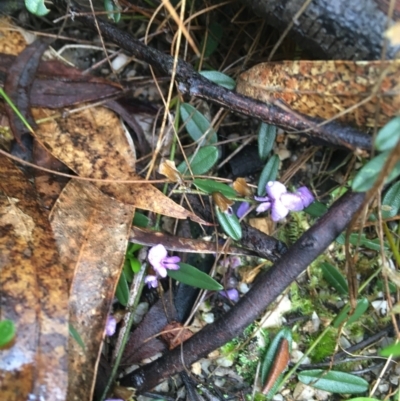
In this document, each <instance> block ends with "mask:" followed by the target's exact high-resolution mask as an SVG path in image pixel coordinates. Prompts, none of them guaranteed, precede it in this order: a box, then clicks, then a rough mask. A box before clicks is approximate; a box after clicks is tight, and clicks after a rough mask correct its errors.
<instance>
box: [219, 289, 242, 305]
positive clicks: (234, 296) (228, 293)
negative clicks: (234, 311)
mask: <svg viewBox="0 0 400 401" xmlns="http://www.w3.org/2000/svg"><path fill="white" fill-rule="evenodd" d="M219 293H220V294H221V295H222V296H224V297H225V298H228V299H230V300H231V301H232V302H237V301H239V291H238V290H237V289H236V288H232V289H230V290H223V291H219Z"/></svg>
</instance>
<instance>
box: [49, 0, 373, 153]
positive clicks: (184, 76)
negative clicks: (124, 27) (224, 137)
mask: <svg viewBox="0 0 400 401" xmlns="http://www.w3.org/2000/svg"><path fill="white" fill-rule="evenodd" d="M56 3H57V4H59V5H60V6H61V7H63V8H64V9H65V8H66V5H65V3H66V1H65V0H57V1H56ZM80 11H81V10H80V9H79V8H78V7H77V6H76V4H75V3H74V2H73V1H71V12H72V13H73V14H72V15H73V17H74V20H77V21H80V22H82V23H83V24H85V26H88V27H90V28H92V29H94V30H97V27H96V22H95V19H94V18H93V16H91V15H88V14H87V13H86V14H84V15H80V14H79V12H80ZM97 23H98V26H99V29H100V31H101V34H102V35H103V36H104V38H106V39H108V40H110V41H111V42H113V43H115V44H117V45H118V46H120V47H121V48H122V49H124V50H126V51H127V52H129V53H130V54H132V55H134V56H135V57H137V58H138V59H140V60H142V61H145V62H147V63H149V64H150V65H152V66H153V67H156V68H157V69H158V70H159V71H161V72H163V73H164V74H166V75H168V76H171V74H172V70H173V57H171V56H169V55H166V54H164V53H162V52H160V51H158V50H156V49H153V48H151V47H149V46H146V45H144V44H143V43H141V42H140V41H139V40H137V39H135V38H134V37H133V36H132V35H131V34H129V33H127V32H123V31H121V30H120V29H119V28H117V27H116V26H114V25H112V24H110V23H108V22H106V21H103V20H101V19H97ZM175 80H176V81H177V82H178V86H179V89H180V91H181V92H182V93H187V94H190V95H192V96H195V97H198V98H201V99H205V100H208V101H211V102H214V103H217V104H219V105H221V106H223V107H226V108H228V109H229V110H231V111H234V112H238V113H241V114H244V115H247V116H251V117H254V118H258V119H260V120H262V121H264V122H266V123H269V124H272V125H276V126H278V127H281V128H283V129H284V130H286V131H292V132H296V131H305V130H306V131H307V135H309V136H312V137H314V138H318V139H320V140H323V141H324V142H326V143H328V144H331V145H333V146H339V147H345V148H348V149H350V150H353V151H354V150H356V149H364V150H369V149H371V144H372V142H371V138H370V136H369V135H367V134H365V133H363V132H361V131H359V130H357V129H355V128H351V127H344V126H342V125H340V124H337V123H335V122H330V123H326V124H325V125H322V126H320V125H319V124H321V123H323V120H321V119H317V118H310V117H307V116H304V115H300V114H298V113H295V112H293V113H292V112H288V111H285V110H283V109H282V108H281V107H279V102H278V101H274V104H266V103H263V102H260V101H258V100H255V99H252V98H249V97H246V96H243V95H239V94H238V93H236V92H234V91H230V90H228V89H225V88H223V87H221V86H219V85H216V84H214V83H212V82H211V81H209V80H208V79H206V78H204V77H203V76H202V75H200V74H199V73H198V72H196V71H195V70H194V69H193V67H192V66H191V65H190V64H188V63H186V62H185V61H183V60H178V63H177V68H176V75H175ZM285 109H287V107H286V106H285Z"/></svg>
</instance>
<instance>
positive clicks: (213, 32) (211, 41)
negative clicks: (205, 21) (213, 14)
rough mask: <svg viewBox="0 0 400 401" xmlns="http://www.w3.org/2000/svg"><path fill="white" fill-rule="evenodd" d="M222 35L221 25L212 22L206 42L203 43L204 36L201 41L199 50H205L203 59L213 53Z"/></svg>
mask: <svg viewBox="0 0 400 401" xmlns="http://www.w3.org/2000/svg"><path fill="white" fill-rule="evenodd" d="M222 34H223V29H222V26H221V24H218V23H217V22H212V23H211V24H210V26H209V28H208V35H207V41H206V42H205V38H206V36H204V37H203V40H202V41H201V45H200V49H203V48H205V50H204V57H205V58H207V57H210V56H211V54H213V53H214V52H215V50H216V49H217V47H218V44H219V42H220V41H221V38H222Z"/></svg>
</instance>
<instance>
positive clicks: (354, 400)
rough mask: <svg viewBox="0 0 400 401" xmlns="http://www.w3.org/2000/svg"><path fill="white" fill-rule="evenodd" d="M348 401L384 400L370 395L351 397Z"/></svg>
mask: <svg viewBox="0 0 400 401" xmlns="http://www.w3.org/2000/svg"><path fill="white" fill-rule="evenodd" d="M346 401H382V400H377V399H376V398H370V397H357V398H350V399H349V400H346Z"/></svg>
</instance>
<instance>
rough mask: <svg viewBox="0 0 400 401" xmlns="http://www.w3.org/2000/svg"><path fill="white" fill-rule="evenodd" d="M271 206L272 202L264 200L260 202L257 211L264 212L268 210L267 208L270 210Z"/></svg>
mask: <svg viewBox="0 0 400 401" xmlns="http://www.w3.org/2000/svg"><path fill="white" fill-rule="evenodd" d="M270 208H271V202H263V203H260V204H259V205H258V206H257V209H256V212H257V213H262V212H266V211H267V210H269V209H270Z"/></svg>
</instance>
